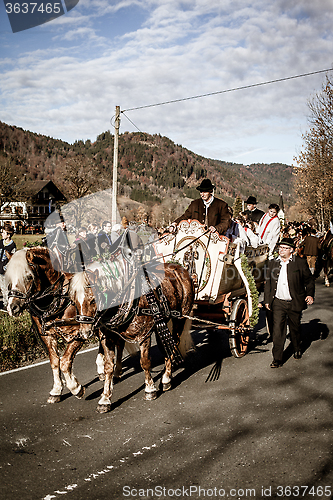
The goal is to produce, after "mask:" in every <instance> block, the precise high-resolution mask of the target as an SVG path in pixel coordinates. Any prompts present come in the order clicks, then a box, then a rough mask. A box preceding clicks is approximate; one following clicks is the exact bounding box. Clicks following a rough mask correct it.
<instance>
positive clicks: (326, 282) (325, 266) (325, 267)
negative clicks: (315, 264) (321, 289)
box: [324, 261, 330, 286]
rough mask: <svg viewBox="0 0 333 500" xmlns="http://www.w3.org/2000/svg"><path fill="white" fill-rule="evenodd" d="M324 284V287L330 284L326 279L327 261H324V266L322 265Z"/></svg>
mask: <svg viewBox="0 0 333 500" xmlns="http://www.w3.org/2000/svg"><path fill="white" fill-rule="evenodd" d="M324 283H325V286H330V282H329V279H328V265H327V261H326V264H325V265H324Z"/></svg>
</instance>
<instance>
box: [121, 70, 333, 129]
mask: <svg viewBox="0 0 333 500" xmlns="http://www.w3.org/2000/svg"><path fill="white" fill-rule="evenodd" d="M327 71H332V68H329V69H321V70H319V71H312V72H311V73H303V74H302V75H295V76H287V77H285V78H278V79H276V80H269V81H267V82H260V83H253V84H251V85H244V86H242V87H234V88H232V89H227V90H218V91H216V92H210V93H208V94H201V95H196V96H192V97H183V98H182V99H174V100H172V101H164V102H158V103H155V104H146V105H145V106H137V107H136V108H128V109H125V110H124V111H121V113H124V114H125V111H126V112H127V111H134V110H137V109H144V108H153V107H155V106H164V105H165V104H173V103H175V102H182V101H190V100H191V99H201V98H202V97H209V96H212V95H218V94H226V93H227V92H234V91H235V90H244V89H250V88H253V87H260V86H263V85H269V84H271V83H278V82H285V81H287V80H294V79H295V78H303V77H305V76H311V75H318V74H319V73H325V72H327ZM125 116H126V115H125ZM126 118H127V119H128V120H129V118H128V117H127V116H126ZM133 125H134V124H133ZM135 126H136V125H135Z"/></svg>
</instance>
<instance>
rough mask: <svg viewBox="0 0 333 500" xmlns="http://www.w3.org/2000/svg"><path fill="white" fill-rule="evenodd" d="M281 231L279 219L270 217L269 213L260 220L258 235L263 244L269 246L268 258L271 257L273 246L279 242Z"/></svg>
mask: <svg viewBox="0 0 333 500" xmlns="http://www.w3.org/2000/svg"><path fill="white" fill-rule="evenodd" d="M280 230H281V224H280V219H279V218H278V216H277V215H276V216H275V217H270V215H269V213H268V212H267V213H265V215H264V216H263V217H262V218H261V219H260V222H259V227H258V234H259V237H260V239H261V241H262V242H263V243H266V245H268V246H269V256H270V257H271V256H272V255H273V251H274V248H275V245H276V244H277V242H278V241H279V236H280Z"/></svg>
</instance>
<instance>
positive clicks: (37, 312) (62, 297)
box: [8, 266, 94, 340]
mask: <svg viewBox="0 0 333 500" xmlns="http://www.w3.org/2000/svg"><path fill="white" fill-rule="evenodd" d="M33 267H34V266H33ZM69 284H70V280H68V279H67V278H66V276H65V275H64V274H61V275H60V276H59V278H58V279H57V280H56V281H55V282H54V283H53V284H51V285H50V286H49V287H48V288H46V289H45V290H44V291H43V292H39V291H37V292H36V293H34V294H33V295H31V296H30V297H29V291H30V290H29V291H28V292H27V293H23V292H21V291H20V290H15V289H12V290H10V291H9V293H8V298H10V297H15V298H18V299H24V300H25V304H24V308H25V309H27V310H28V311H29V313H30V315H31V316H33V317H37V318H38V319H39V321H40V323H41V328H42V333H41V335H42V336H47V335H48V334H47V333H46V331H47V330H50V329H51V328H57V327H60V326H68V325H75V324H77V323H79V324H80V323H82V324H88V323H89V324H90V323H93V322H94V318H91V317H90V316H84V315H80V314H77V315H76V316H75V318H73V319H66V320H62V319H60V320H57V319H56V318H57V317H58V316H59V315H61V314H63V313H64V312H65V310H66V309H67V308H68V307H69V306H70V305H74V306H75V304H74V302H73V301H72V299H71V298H70V296H69V293H68V292H69ZM49 297H52V300H51V302H50V304H49V305H48V306H46V307H41V306H39V305H37V303H38V302H39V301H41V300H44V299H47V298H49ZM68 335H69V336H72V337H73V340H80V339H81V337H80V336H79V335H77V334H68Z"/></svg>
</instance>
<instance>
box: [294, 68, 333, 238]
mask: <svg viewBox="0 0 333 500" xmlns="http://www.w3.org/2000/svg"><path fill="white" fill-rule="evenodd" d="M308 106H309V109H310V116H309V124H310V126H311V127H310V130H309V131H308V132H306V133H305V134H304V135H303V140H304V145H303V150H302V151H301V153H300V154H299V156H298V157H297V158H295V160H296V162H297V167H296V169H295V192H296V195H297V196H298V201H299V202H300V204H301V207H302V209H303V211H304V212H305V213H308V214H309V215H312V216H314V217H316V218H317V219H318V221H319V226H320V229H321V230H324V229H325V228H326V227H327V226H328V222H329V220H330V219H331V217H332V214H333V189H332V186H333V82H332V80H330V78H329V77H328V76H326V83H325V84H324V85H323V87H322V90H321V92H319V93H318V94H316V95H315V96H314V98H313V99H311V100H310V101H309V103H308Z"/></svg>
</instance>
